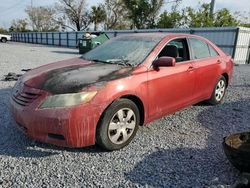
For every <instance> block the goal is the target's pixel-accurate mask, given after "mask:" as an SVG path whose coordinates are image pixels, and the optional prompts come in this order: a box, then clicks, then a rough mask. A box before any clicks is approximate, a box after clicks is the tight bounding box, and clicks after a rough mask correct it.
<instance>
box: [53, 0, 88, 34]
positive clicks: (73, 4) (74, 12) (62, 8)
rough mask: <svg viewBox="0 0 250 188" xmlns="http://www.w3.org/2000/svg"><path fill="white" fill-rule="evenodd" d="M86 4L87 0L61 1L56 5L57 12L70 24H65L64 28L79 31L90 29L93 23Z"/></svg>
mask: <svg viewBox="0 0 250 188" xmlns="http://www.w3.org/2000/svg"><path fill="white" fill-rule="evenodd" d="M85 4H86V2H85V0H59V3H57V4H56V7H57V11H58V13H59V14H62V16H61V17H62V19H64V20H65V19H67V20H68V22H69V24H68V25H66V24H64V25H63V26H64V27H68V28H71V29H72V30H77V31H81V30H85V29H87V28H88V26H89V24H90V23H91V21H90V15H89V12H88V11H87V10H86V5H85Z"/></svg>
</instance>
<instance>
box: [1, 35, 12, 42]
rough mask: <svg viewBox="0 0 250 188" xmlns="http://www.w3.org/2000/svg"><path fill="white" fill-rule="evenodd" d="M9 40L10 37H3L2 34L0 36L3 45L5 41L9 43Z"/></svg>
mask: <svg viewBox="0 0 250 188" xmlns="http://www.w3.org/2000/svg"><path fill="white" fill-rule="evenodd" d="M10 40H11V35H3V34H0V41H1V42H3V43H5V42H7V41H10Z"/></svg>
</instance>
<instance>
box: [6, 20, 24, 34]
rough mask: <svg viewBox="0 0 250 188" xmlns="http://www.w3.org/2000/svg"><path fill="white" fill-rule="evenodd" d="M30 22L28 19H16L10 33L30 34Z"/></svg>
mask: <svg viewBox="0 0 250 188" xmlns="http://www.w3.org/2000/svg"><path fill="white" fill-rule="evenodd" d="M27 26H28V20H27V19H16V20H13V21H12V24H11V26H10V28H9V31H10V32H28V31H29V30H28V29H27Z"/></svg>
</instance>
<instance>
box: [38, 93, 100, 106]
mask: <svg viewBox="0 0 250 188" xmlns="http://www.w3.org/2000/svg"><path fill="white" fill-rule="evenodd" d="M96 93H97V92H96V91H91V92H84V93H72V94H71V93H70V94H59V95H53V96H49V97H48V98H47V99H46V100H45V101H44V102H43V104H42V105H41V106H40V108H57V107H69V106H74V105H79V104H83V103H87V102H89V101H90V100H91V99H92V98H93V97H94V96H95V95H96Z"/></svg>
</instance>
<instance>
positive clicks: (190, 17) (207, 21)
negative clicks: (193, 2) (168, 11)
mask: <svg viewBox="0 0 250 188" xmlns="http://www.w3.org/2000/svg"><path fill="white" fill-rule="evenodd" d="M183 16H184V20H185V24H186V25H187V26H188V27H212V26H213V19H212V17H211V15H210V4H207V3H204V4H202V5H201V6H200V8H199V9H198V10H197V11H196V10H195V9H193V8H191V7H187V8H185V9H183Z"/></svg>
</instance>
